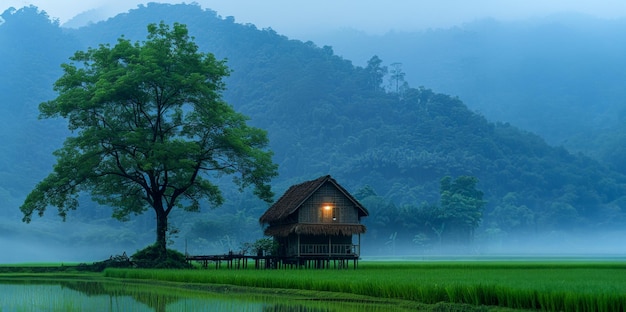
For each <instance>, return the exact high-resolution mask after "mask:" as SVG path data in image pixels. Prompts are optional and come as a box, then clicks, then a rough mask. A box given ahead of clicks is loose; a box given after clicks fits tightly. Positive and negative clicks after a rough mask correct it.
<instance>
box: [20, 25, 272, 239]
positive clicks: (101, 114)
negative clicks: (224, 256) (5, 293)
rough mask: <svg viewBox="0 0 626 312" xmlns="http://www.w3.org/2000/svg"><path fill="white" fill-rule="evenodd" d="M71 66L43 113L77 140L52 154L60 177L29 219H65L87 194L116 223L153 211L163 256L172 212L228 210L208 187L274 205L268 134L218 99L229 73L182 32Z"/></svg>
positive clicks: (92, 54) (98, 51)
mask: <svg viewBox="0 0 626 312" xmlns="http://www.w3.org/2000/svg"><path fill="white" fill-rule="evenodd" d="M70 60H71V61H72V62H71V63H69V64H63V65H62V67H63V70H64V75H63V76H62V77H61V78H59V79H58V80H57V82H56V83H55V85H54V88H55V90H56V91H58V92H59V95H58V97H57V98H56V99H54V100H51V101H48V102H44V103H42V104H41V105H40V111H41V116H42V117H43V118H56V117H62V118H65V119H67V120H68V122H69V124H68V127H69V129H70V130H72V131H75V132H76V135H75V136H71V137H68V138H67V139H66V141H65V143H64V146H63V148H62V149H60V150H57V151H56V152H55V156H56V157H57V164H56V165H55V166H54V172H53V173H51V174H50V175H49V176H48V177H47V178H45V179H44V180H43V181H41V182H40V183H39V184H38V185H37V186H36V188H35V189H34V190H33V191H32V192H31V193H30V194H29V195H28V196H27V198H26V200H25V201H24V204H23V205H22V206H21V207H20V208H21V210H22V212H23V213H24V219H23V220H24V221H26V222H30V221H31V218H32V214H33V213H34V212H37V213H38V214H39V215H42V214H43V213H44V211H45V210H46V208H47V206H48V205H52V206H55V207H57V208H58V213H59V215H60V216H61V217H62V218H65V217H66V214H67V212H68V211H70V210H74V209H76V208H77V206H78V203H79V201H78V195H79V194H80V193H81V192H89V193H90V194H91V195H92V198H93V199H94V200H95V201H96V202H98V203H100V204H103V205H110V206H112V207H113V208H114V210H113V216H114V217H115V218H117V219H120V220H127V219H128V218H129V216H130V215H132V214H135V215H136V214H141V213H143V212H144V211H146V210H148V209H153V210H154V212H155V214H156V217H157V226H156V232H157V243H158V244H159V245H160V246H161V248H162V250H163V251H165V246H166V237H165V235H166V231H167V230H168V224H167V218H168V215H169V213H170V211H172V209H173V208H175V207H176V208H180V209H184V210H187V211H198V210H199V209H200V201H201V200H208V202H209V203H210V204H211V205H212V206H219V205H221V204H222V203H223V201H224V199H223V196H222V193H221V192H220V189H219V187H218V185H216V184H214V182H212V179H216V178H218V177H220V176H221V175H229V176H232V178H233V182H234V183H235V184H236V185H237V186H238V187H239V188H240V189H243V188H246V187H248V186H251V185H253V186H254V194H255V195H257V196H258V197H259V198H261V199H263V200H266V201H270V200H271V197H272V195H273V194H272V192H271V190H270V186H269V181H270V179H271V178H272V177H273V176H275V175H276V165H274V164H273V163H272V160H271V157H272V153H271V152H270V151H267V150H266V146H267V144H268V140H267V137H266V133H265V131H263V130H261V129H258V128H254V127H250V126H248V125H247V124H246V120H247V118H246V117H245V116H244V115H242V114H240V113H237V112H235V111H234V109H233V108H232V107H231V106H229V105H228V104H226V103H225V102H224V101H223V100H222V99H221V95H220V93H221V91H222V90H223V89H224V82H223V80H222V79H223V77H225V76H227V75H228V74H229V70H228V68H227V67H226V65H225V62H224V61H217V60H216V58H215V57H214V56H213V55H212V54H207V53H201V52H198V47H197V45H196V44H195V43H194V42H193V41H192V40H191V39H190V37H189V35H188V30H187V28H186V26H184V25H182V24H178V23H175V24H174V25H173V28H171V29H170V27H169V26H167V25H166V24H164V23H161V24H159V25H156V24H150V25H148V36H147V41H145V42H143V43H139V42H137V43H134V44H133V43H131V42H130V41H129V40H127V39H125V38H123V37H122V38H120V39H119V40H118V42H117V44H115V45H114V46H113V47H111V46H110V45H108V44H102V45H100V46H99V47H98V48H90V49H88V50H87V51H78V52H76V53H75V54H74V56H73V57H71V58H70Z"/></svg>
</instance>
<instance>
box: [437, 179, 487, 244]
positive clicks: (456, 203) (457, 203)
mask: <svg viewBox="0 0 626 312" xmlns="http://www.w3.org/2000/svg"><path fill="white" fill-rule="evenodd" d="M476 184H478V178H476V177H473V176H460V177H458V178H456V179H455V180H452V178H451V177H448V176H447V177H444V178H443V179H441V186H440V192H441V203H440V204H441V213H440V215H439V218H440V221H441V222H443V223H442V224H441V228H442V229H445V232H444V233H447V235H448V237H449V238H450V240H451V241H452V242H456V243H469V242H471V241H472V239H473V237H474V230H475V229H476V228H477V227H478V226H479V225H480V222H481V220H482V217H483V208H484V206H485V201H484V200H483V192H482V191H480V190H478V189H476Z"/></svg>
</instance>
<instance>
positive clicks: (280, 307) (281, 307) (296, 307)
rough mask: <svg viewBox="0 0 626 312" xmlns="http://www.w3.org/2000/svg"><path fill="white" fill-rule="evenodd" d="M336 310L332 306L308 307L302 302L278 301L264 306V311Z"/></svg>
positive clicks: (327, 311) (305, 311)
mask: <svg viewBox="0 0 626 312" xmlns="http://www.w3.org/2000/svg"><path fill="white" fill-rule="evenodd" d="M332 311H336V310H335V309H331V308H326V307H325V308H320V307H307V306H304V305H300V304H284V303H278V304H273V305H266V306H263V312H332Z"/></svg>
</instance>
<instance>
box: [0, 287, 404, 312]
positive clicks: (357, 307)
mask: <svg viewBox="0 0 626 312" xmlns="http://www.w3.org/2000/svg"><path fill="white" fill-rule="evenodd" d="M0 311H156V312H164V311H251V312H252V311H263V312H331V311H369V312H379V311H404V310H403V309H400V308H399V307H397V308H396V309H395V310H394V309H393V306H391V305H389V304H388V303H387V304H385V303H384V302H377V301H372V302H350V301H343V300H323V299H320V298H314V297H302V296H299V297H294V296H287V295H268V294H260V293H255V292H253V291H250V292H241V291H235V292H229V291H228V288H224V287H222V288H221V289H217V288H216V289H214V290H207V289H206V288H205V287H203V289H202V290H190V289H182V288H180V287H173V286H164V285H159V286H155V285H151V284H146V283H144V284H141V283H125V282H114V281H112V282H101V281H89V280H26V279H0Z"/></svg>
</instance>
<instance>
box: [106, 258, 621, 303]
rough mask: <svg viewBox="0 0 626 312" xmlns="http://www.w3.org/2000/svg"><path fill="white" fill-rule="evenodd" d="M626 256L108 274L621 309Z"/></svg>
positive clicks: (433, 299)
mask: <svg viewBox="0 0 626 312" xmlns="http://www.w3.org/2000/svg"><path fill="white" fill-rule="evenodd" d="M625 271H626V263H619V262H611V263H609V262H543V263H539V262H531V263H527V262H430V263H423V262H362V263H361V265H360V267H359V269H357V270H352V269H349V270H335V269H329V270H314V269H307V270H302V269H301V270H254V269H246V270H229V269H224V268H223V269H219V270H215V269H205V270H178V271H172V270H136V269H107V270H106V271H105V276H107V277H115V278H132V279H152V280H162V281H175V282H185V283H210V284H230V285H239V286H249V287H260V288H286V289H304V290H316V291H331V292H341V293H350V294H357V295H365V296H372V297H378V298H388V299H402V300H411V301H415V302H421V303H426V304H433V303H437V302H451V303H465V304H472V305H490V306H501V307H508V308H513V309H541V310H549V311H624V310H626V292H625V291H624V290H626V275H624V272H625Z"/></svg>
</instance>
